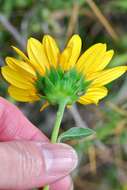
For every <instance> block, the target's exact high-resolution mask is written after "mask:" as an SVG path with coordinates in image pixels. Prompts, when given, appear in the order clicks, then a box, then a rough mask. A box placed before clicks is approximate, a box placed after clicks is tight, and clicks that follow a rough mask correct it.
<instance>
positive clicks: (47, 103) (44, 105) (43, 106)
mask: <svg viewBox="0 0 127 190" xmlns="http://www.w3.org/2000/svg"><path fill="white" fill-rule="evenodd" d="M48 106H49V102H47V101H46V102H45V103H44V104H43V105H42V107H41V109H40V112H42V111H44V109H45V108H47V107H48Z"/></svg>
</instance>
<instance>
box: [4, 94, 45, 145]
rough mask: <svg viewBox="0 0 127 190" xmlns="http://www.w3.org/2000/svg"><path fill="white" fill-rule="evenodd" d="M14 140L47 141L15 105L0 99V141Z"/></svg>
mask: <svg viewBox="0 0 127 190" xmlns="http://www.w3.org/2000/svg"><path fill="white" fill-rule="evenodd" d="M14 139H17V140H19V139H22V140H23V139H24V140H30V139H34V140H41V141H48V139H47V137H46V136H45V135H43V134H42V133H41V131H40V130H39V129H37V128H36V127H35V126H34V125H33V124H32V123H31V122H30V121H29V120H28V119H27V118H26V117H25V116H24V115H23V114H22V112H21V111H20V110H19V109H18V108H17V107H16V106H15V105H13V104H11V103H10V102H8V101H7V100H5V99H4V98H1V97H0V140H1V141H10V140H14Z"/></svg>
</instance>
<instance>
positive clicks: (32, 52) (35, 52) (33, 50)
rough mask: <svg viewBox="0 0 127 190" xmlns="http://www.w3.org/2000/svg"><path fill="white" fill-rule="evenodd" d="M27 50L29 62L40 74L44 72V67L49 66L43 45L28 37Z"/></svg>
mask: <svg viewBox="0 0 127 190" xmlns="http://www.w3.org/2000/svg"><path fill="white" fill-rule="evenodd" d="M27 52H28V56H29V58H30V62H31V64H32V65H33V67H34V68H35V69H36V71H38V72H39V73H40V74H44V73H45V69H46V67H49V63H48V60H47V57H46V55H45V52H44V47H43V45H42V44H41V43H40V42H39V41H38V40H36V39H34V38H30V39H29V40H28V43H27Z"/></svg>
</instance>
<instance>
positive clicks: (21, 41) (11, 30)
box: [0, 14, 26, 49]
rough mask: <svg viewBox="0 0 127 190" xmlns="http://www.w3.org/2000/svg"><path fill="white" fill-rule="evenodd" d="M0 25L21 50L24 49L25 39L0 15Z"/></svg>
mask: <svg viewBox="0 0 127 190" xmlns="http://www.w3.org/2000/svg"><path fill="white" fill-rule="evenodd" d="M0 23H1V24H2V25H3V26H4V28H6V30H7V31H8V32H9V33H10V34H11V35H12V36H13V38H14V39H15V40H16V41H17V42H18V43H19V45H20V46H21V48H23V49H25V44H26V42H25V39H24V38H23V37H22V36H21V35H20V34H19V32H18V31H17V30H16V29H15V27H14V26H13V25H12V24H11V23H10V22H9V21H8V20H7V18H6V17H5V16H4V15H2V14H0Z"/></svg>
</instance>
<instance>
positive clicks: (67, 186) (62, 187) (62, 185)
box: [50, 176, 73, 190]
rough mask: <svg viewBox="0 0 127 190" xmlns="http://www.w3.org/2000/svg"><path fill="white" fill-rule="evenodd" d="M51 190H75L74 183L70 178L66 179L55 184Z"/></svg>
mask: <svg viewBox="0 0 127 190" xmlns="http://www.w3.org/2000/svg"><path fill="white" fill-rule="evenodd" d="M50 190H73V183H72V179H71V178H70V176H67V177H64V178H63V179H61V180H60V181H58V182H56V183H53V184H52V185H51V186H50Z"/></svg>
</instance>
